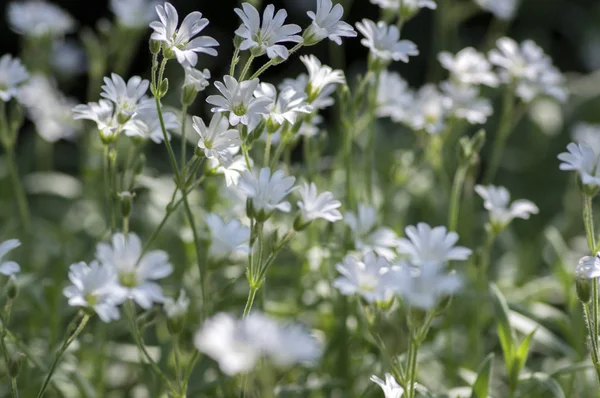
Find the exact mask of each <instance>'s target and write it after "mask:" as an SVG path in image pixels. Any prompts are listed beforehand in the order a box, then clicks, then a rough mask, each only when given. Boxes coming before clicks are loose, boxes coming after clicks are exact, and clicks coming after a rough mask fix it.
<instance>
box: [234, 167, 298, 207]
mask: <svg viewBox="0 0 600 398" xmlns="http://www.w3.org/2000/svg"><path fill="white" fill-rule="evenodd" d="M294 182H296V179H295V178H294V177H286V176H285V174H284V173H283V171H282V170H277V171H275V172H274V173H273V174H271V169H269V168H268V167H263V168H262V169H261V170H260V172H259V175H258V176H256V175H255V174H254V173H251V172H250V171H246V172H245V173H244V174H243V175H242V178H240V181H239V182H238V187H239V188H240V189H241V190H242V191H243V192H245V193H246V195H248V198H250V199H252V207H253V209H254V211H256V212H264V213H265V214H264V215H265V216H267V217H268V215H270V213H272V212H273V211H274V210H279V211H282V212H284V213H288V212H289V211H290V210H291V205H290V202H288V201H286V200H284V199H285V197H286V196H287V195H288V194H289V193H290V192H291V191H292V190H293V189H294Z"/></svg>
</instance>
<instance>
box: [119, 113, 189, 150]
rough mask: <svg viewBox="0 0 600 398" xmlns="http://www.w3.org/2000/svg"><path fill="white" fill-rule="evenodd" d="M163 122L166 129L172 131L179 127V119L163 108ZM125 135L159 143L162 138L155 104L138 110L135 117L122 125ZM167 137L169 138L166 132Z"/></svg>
mask: <svg viewBox="0 0 600 398" xmlns="http://www.w3.org/2000/svg"><path fill="white" fill-rule="evenodd" d="M163 123H164V125H165V129H166V130H167V131H172V130H175V129H177V128H179V120H177V115H176V114H174V113H173V112H166V111H164V110H163ZM123 131H124V132H125V135H127V136H129V137H141V138H143V139H150V140H152V141H153V142H155V143H156V144H160V143H161V142H163V140H164V138H165V137H164V134H163V132H162V126H161V124H160V118H159V117H158V113H157V111H156V105H154V104H151V105H149V106H148V107H147V108H144V109H142V110H140V111H139V112H138V113H137V114H136V115H135V118H133V119H131V120H130V121H128V122H127V123H125V124H124V125H123ZM167 138H169V139H170V138H171V137H170V135H169V134H168V133H167Z"/></svg>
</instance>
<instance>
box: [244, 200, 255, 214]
mask: <svg viewBox="0 0 600 398" xmlns="http://www.w3.org/2000/svg"><path fill="white" fill-rule="evenodd" d="M246 215H247V216H248V218H250V219H252V218H254V206H253V204H252V199H251V198H248V199H247V200H246Z"/></svg>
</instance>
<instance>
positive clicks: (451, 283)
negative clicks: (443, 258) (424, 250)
mask: <svg viewBox="0 0 600 398" xmlns="http://www.w3.org/2000/svg"><path fill="white" fill-rule="evenodd" d="M443 268H444V266H443V264H441V263H439V262H436V261H425V262H423V263H420V264H419V266H418V267H414V266H411V265H410V264H405V265H402V266H400V267H398V268H397V269H396V270H395V271H394V272H393V273H392V274H391V279H393V284H394V288H395V289H396V292H397V293H398V294H399V295H400V297H402V300H403V301H405V302H406V303H407V304H408V305H409V306H411V307H415V308H420V309H422V310H430V309H433V308H434V307H435V306H436V305H437V303H438V301H439V299H440V298H442V297H444V296H448V295H451V294H454V293H456V292H457V291H458V290H459V289H460V287H461V286H462V282H461V280H460V278H459V277H458V276H457V275H456V274H455V273H450V274H445V273H443V272H442V271H443Z"/></svg>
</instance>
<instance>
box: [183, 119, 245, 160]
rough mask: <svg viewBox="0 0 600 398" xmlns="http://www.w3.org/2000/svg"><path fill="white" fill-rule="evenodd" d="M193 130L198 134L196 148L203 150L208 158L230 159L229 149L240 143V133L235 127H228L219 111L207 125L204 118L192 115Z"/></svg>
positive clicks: (236, 146)
mask: <svg viewBox="0 0 600 398" xmlns="http://www.w3.org/2000/svg"><path fill="white" fill-rule="evenodd" d="M192 120H193V121H194V130H196V132H197V133H198V135H199V136H200V140H199V141H198V148H201V149H203V150H204V156H206V157H207V158H209V159H212V158H214V157H216V158H217V159H231V153H230V152H229V149H231V148H238V147H239V146H240V145H242V140H241V139H240V134H239V133H238V131H237V130H235V129H230V128H229V122H228V121H227V118H226V117H224V116H223V115H222V114H220V113H215V114H213V116H212V119H211V120H210V124H209V125H208V127H207V126H206V124H204V120H202V119H200V118H199V117H197V116H193V117H192Z"/></svg>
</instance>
